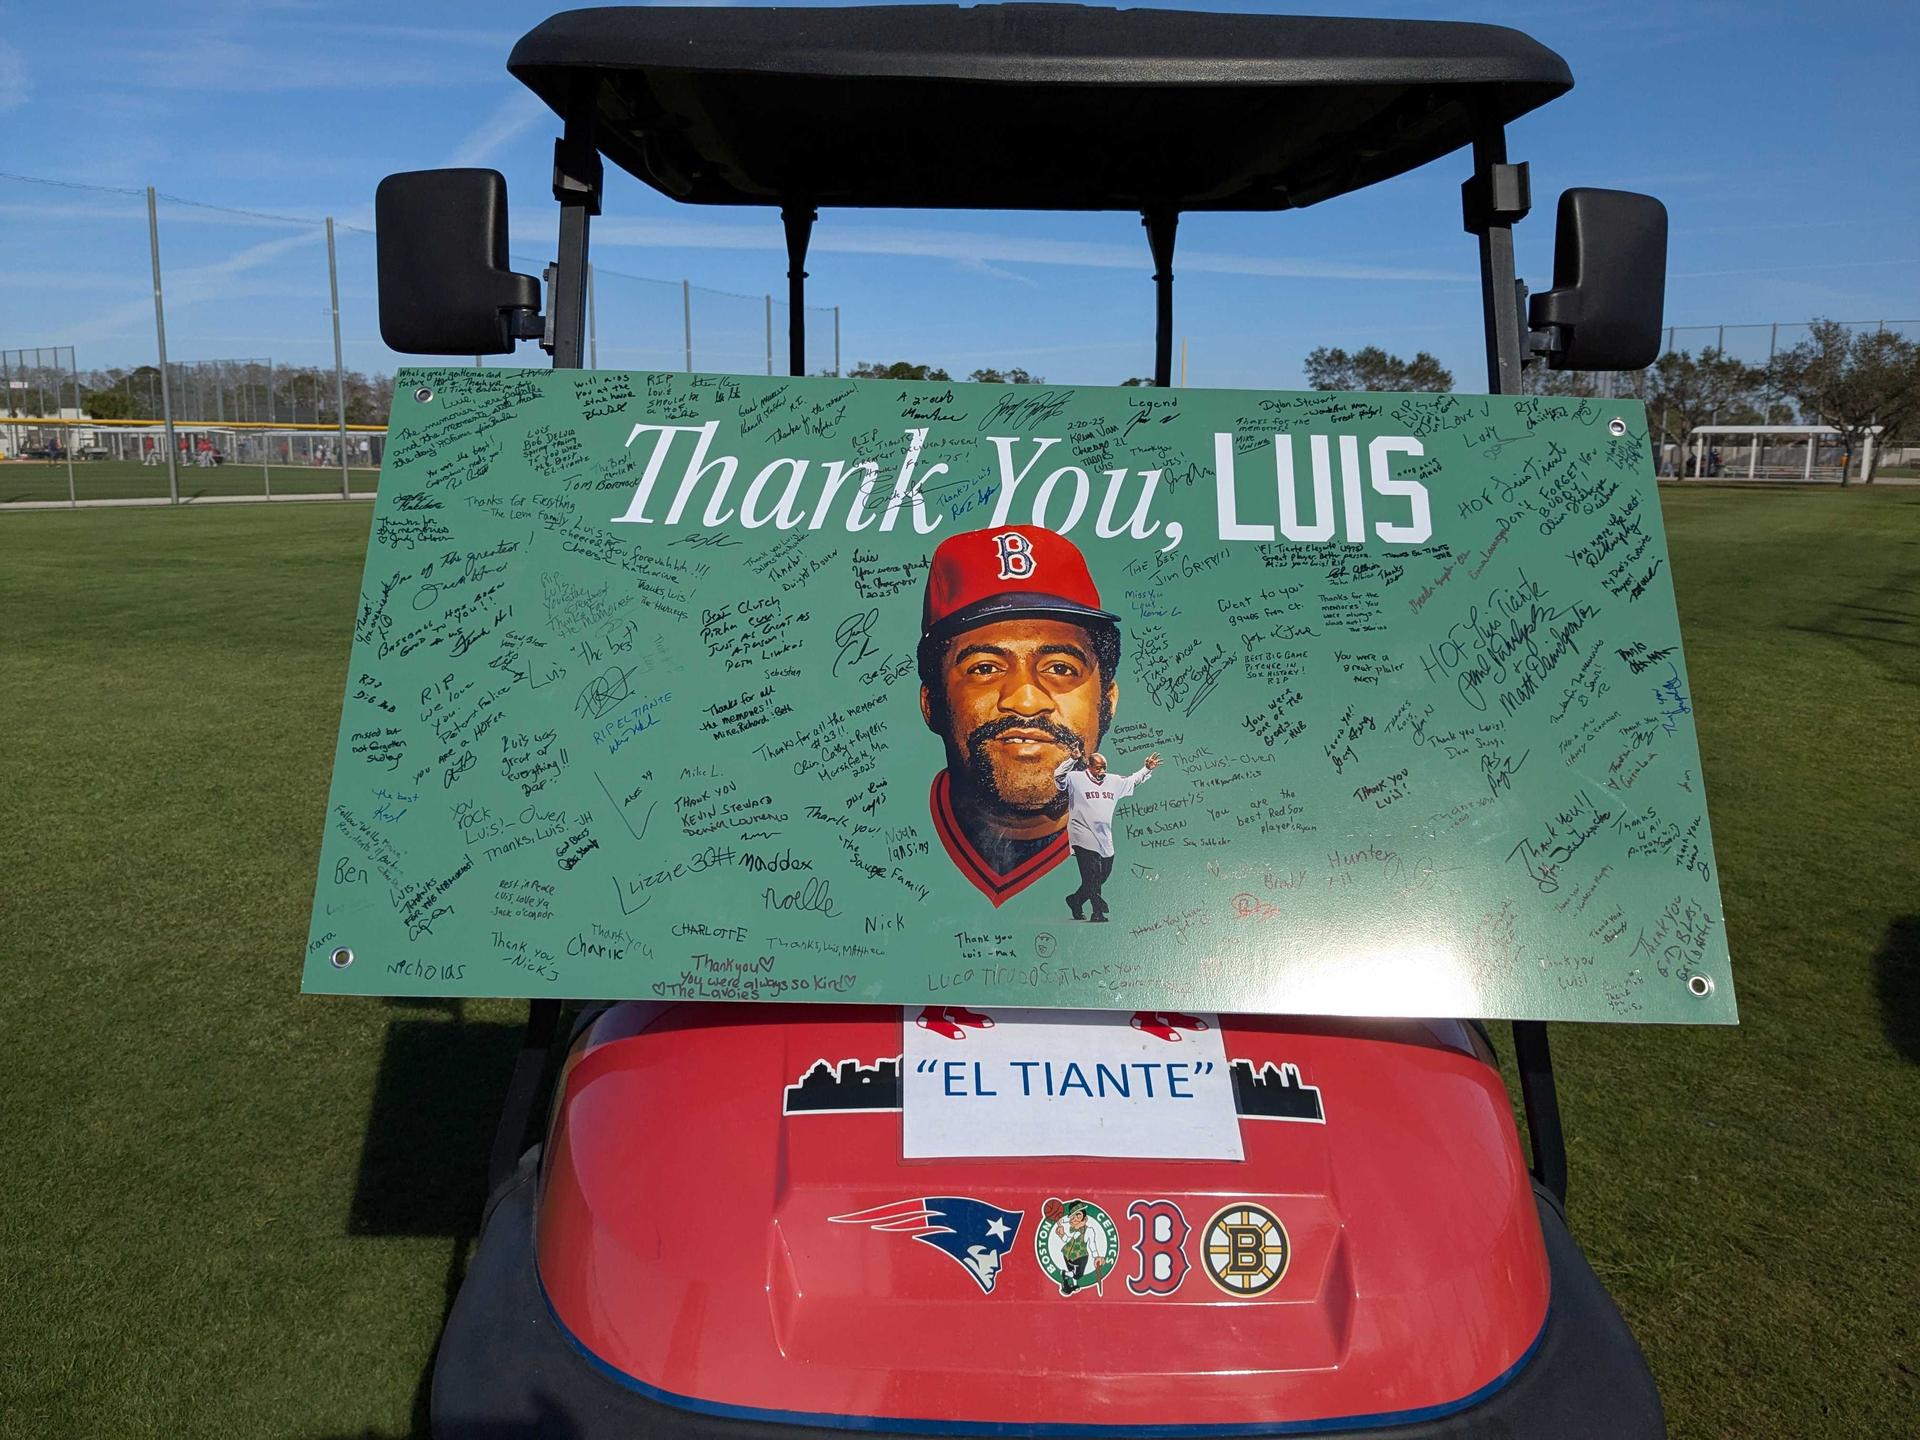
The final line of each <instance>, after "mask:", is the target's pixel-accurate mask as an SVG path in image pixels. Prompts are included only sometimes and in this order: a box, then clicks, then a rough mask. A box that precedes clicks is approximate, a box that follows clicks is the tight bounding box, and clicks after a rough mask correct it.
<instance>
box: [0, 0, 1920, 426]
mask: <svg viewBox="0 0 1920 1440" xmlns="http://www.w3.org/2000/svg"><path fill="white" fill-rule="evenodd" d="M554 8H559V7H558V6H547V5H523V4H509V3H502V0H474V3H460V4H451V3H438V0H416V3H414V4H412V5H410V6H398V5H394V4H392V3H391V0H386V3H378V4H376V3H370V0H255V3H237V0H236V3H214V0H138V3H121V0H85V3H70V0H69V3H51V0H0V137H4V142H3V143H0V170H4V171H7V172H12V173H16V174H23V175H30V176H38V177H48V178H53V179H58V180H64V181H71V182H80V183H84V184H88V185H95V186H102V187H106V189H105V190H104V191H102V190H87V189H63V188H52V187H47V186H40V185H29V184H23V183H20V182H18V181H13V180H0V274H4V275H6V276H7V279H8V283H7V287H6V294H5V297H4V298H3V299H0V346H21V345H37V344H62V343H72V344H74V345H75V346H76V347H77V349H78V353H79V361H80V364H81V365H82V366H83V367H91V366H106V365H116V364H119V365H128V364H138V363H148V362H150V361H151V359H152V356H153V326H152V304H151V294H150V290H151V286H150V278H149V273H148V259H147V244H146V238H147V237H146V214H145V204H144V198H143V197H142V196H141V195H138V194H120V193H116V192H117V190H118V189H131V190H135V191H138V190H139V189H140V188H141V187H144V186H146V185H153V186H156V187H157V188H158V189H159V190H161V191H162V192H165V193H166V194H169V195H173V196H179V197H184V198H186V199H190V200H196V201H202V202H208V203H210V204H215V205H221V206H227V207H233V208H236V209H241V210H249V211H255V212H260V213H259V215H257V216H236V215H231V214H226V213H222V212H219V211H214V210H206V209H200V208H196V207H191V206H184V205H179V204H174V203H170V202H169V203H165V204H163V206H162V213H161V246H162V253H163V258H164V260H165V263H166V267H167V288H168V301H169V304H168V332H169V334H168V338H169V352H170V354H171V355H172V356H173V357H174V358H176V359H203V358H218V357H230V358H239V357H271V358H273V359H276V360H289V361H298V362H304V363H324V362H328V361H330V360H331V354H332V350H331V338H330V331H329V328H328V315H327V311H328V301H327V274H326V252H325V243H324V238H323V236H322V235H321V234H320V233H319V231H318V230H317V229H315V228H314V227H312V226H297V225H286V224H281V223H277V222H275V221H273V220H271V219H268V218H264V217H268V216H292V217H303V218H317V217H320V216H323V215H328V214H331V215H333V216H335V217H337V219H338V221H339V222H340V224H341V226H342V227H343V228H342V229H341V232H340V235H339V247H340V282H341V307H342V312H343V328H344V331H345V341H346V358H347V362H348V364H349V365H351V366H355V367H358V368H362V369H373V368H380V369H390V368H392V366H393V365H394V364H395V363H396V360H395V357H393V356H392V355H391V353H390V352H388V351H387V350H386V349H385V347H384V346H382V345H381V344H380V342H379V339H378V333H377V328H376V323H375V317H374V284H373V244H372V239H371V236H370V234H368V233H366V232H367V231H368V230H369V229H370V227H371V224H372V197H373V189H374V186H375V185H376V184H377V183H378V181H379V179H380V177H381V176H382V175H384V174H386V173H388V172H389V171H393V170H404V169H417V168H422V167H427V166H432V165H442V164H484V165H491V166H495V167H497V168H498V169H500V170H502V171H503V172H505V174H506V176H507V179H508V184H509V190H510V194H511V195H512V196H513V199H514V210H513V215H514V221H513V248H514V251H515V252H516V254H517V255H518V256H520V257H522V258H523V259H524V260H525V261H526V262H527V266H526V267H524V268H531V267H533V266H537V264H538V263H539V262H540V260H541V259H543V258H546V257H548V256H550V254H551V252H552V247H553V243H554V215H555V210H554V207H553V205H552V203H551V201H550V200H549V199H548V198H547V185H548V166H549V157H550V153H551V141H552V136H553V134H554V126H553V121H552V117H551V116H550V115H549V114H548V112H546V111H545V110H544V109H543V108H542V107H541V106H539V104H538V103H537V102H535V101H534V100H533V99H532V97H531V96H530V95H528V94H526V93H525V92H524V91H522V90H521V89H520V87H519V86H518V85H517V83H516V82H514V81H513V80H512V79H511V78H510V77H509V76H508V75H507V74H506V71H505V59H506V54H507V51H508V50H509V49H510V47H511V45H512V43H513V41H514V40H515V39H516V38H517V37H518V36H519V35H520V34H521V33H523V32H524V31H525V30H527V29H529V28H531V27H532V26H533V25H534V24H536V23H537V22H538V21H539V20H541V19H542V18H544V17H545V16H546V15H547V14H548V13H550V11H551V9H554ZM1164 8H1195V9H1248V10H1259V11H1269V12H1281V11H1286V10H1290V9H1295V8H1298V9H1301V10H1303V11H1305V12H1307V13H1326V12H1329V11H1331V12H1335V13H1353V14H1365V15H1379V16H1390V17H1400V18H1414V19H1462V20H1482V21H1490V22H1495V23H1501V24H1507V25H1512V26H1514V27H1516V28H1518V29H1521V30H1524V31H1526V32H1527V33H1529V34H1531V35H1532V36H1533V37H1534V38H1536V39H1538V40H1540V41H1541V42H1543V43H1544V44H1546V45H1548V46H1550V47H1552V48H1553V49H1555V50H1557V51H1559V52H1560V54H1561V55H1563V56H1564V57H1565V58H1566V59H1567V61H1568V63H1569V65H1570V66H1571V67H1572V70H1573V73H1574V77H1575V82H1576V85H1575V89H1574V90H1573V92H1572V93H1571V94H1570V95H1568V96H1566V97H1564V98H1563V99H1561V100H1559V101H1557V102H1555V103H1554V104H1552V105H1550V106H1548V107H1546V108H1545V109H1544V110H1542V111H1539V112H1536V113H1535V114H1534V115H1532V116H1529V117H1527V118H1526V119H1524V120H1522V121H1520V122H1519V123H1518V124H1517V125H1516V126H1515V127H1514V128H1513V130H1512V131H1511V138H1510V145H1511V149H1512V153H1513V157H1514V158H1515V159H1523V160H1527V161H1530V162H1531V163H1532V167H1533V187H1534V195H1535V200H1536V208H1535V211H1534V214H1533V216H1532V218H1530V219H1529V220H1528V221H1527V222H1525V223H1524V224H1523V225H1522V226H1521V227H1520V229H1519V231H1518V232H1517V244H1518V250H1519V258H1520V268H1521V271H1522V274H1523V275H1524V276H1525V277H1527V278H1528V279H1530V280H1531V281H1532V282H1533V283H1534V284H1535V285H1536V286H1544V285H1545V284H1546V282H1547V281H1548V279H1549V276H1550V272H1551V267H1552V203H1553V199H1554V197H1555V196H1557V194H1558V193H1559V191H1560V190H1562V189H1563V188H1565V187H1567V186H1570V185H1603V186H1618V187H1622V188H1627V189H1638V190H1646V191H1649V192H1651V193H1653V194H1656V195H1658V196H1660V197H1661V198H1662V199H1663V200H1665V201H1666V203H1667V205H1668V206H1669V208H1670V210H1671V213H1672V221H1673V235H1672V250H1671V257H1670V266H1671V279H1670V282H1669V287H1668V303H1667V316H1668V320H1669V322H1670V323H1675V324H1681V325H1686V324H1715V323H1720V324H1735V323H1741V322H1765V321H1773V320H1779V321H1791V320H1799V319H1804V318H1806V317H1809V316H1812V315H1827V316H1832V317H1834V318H1840V319H1862V318H1866V319H1872V318H1903V319H1913V318H1915V317H1920V238H1916V237H1920V183H1917V182H1920V144H1916V141H1915V137H1916V135H1920V85H1917V84H1916V82H1915V79H1914V70H1913V61H1914V59H1915V58H1916V57H1920V5H1916V4H1914V3H1911V0H1878V3H1857V0H1846V3H1833V0H1828V3H1824V4H1818V5H1815V4H1809V3H1797V4H1787V3H1766V0H1660V3H1643V0H1632V3H1628V0H1611V3H1610V0H1585V3H1578V4H1570V3H1569V4H1562V3H1547V0H1517V3H1511V4H1501V3H1494V0H1454V3H1439V0H1436V3H1420V0H1411V3H1381V0H1355V3H1353V4H1351V5H1342V4H1340V3H1339V0H1321V3H1318V4H1310V5H1306V6H1301V7H1292V6H1288V5H1284V4H1277V3H1275V4H1263V3H1244V4H1236V3H1233V0H1215V3H1212V4H1206V5H1195V6H1184V7H1183V6H1180V5H1179V0H1167V3H1166V5H1165V7H1164ZM1465 171H1466V159H1465V156H1464V155H1456V156H1453V157H1449V158H1447V159H1444V160H1441V161H1439V162H1436V163H1435V164H1433V165H1430V166H1428V167H1426V168H1425V169H1423V170H1421V171H1418V172H1415V173H1414V174H1412V175H1408V176H1405V177H1402V178H1401V179H1399V180H1396V181H1393V182H1391V183H1389V184H1387V185H1385V186H1381V187H1376V188H1375V189H1374V190H1372V191H1370V192H1366V193H1362V194H1359V195H1354V196H1348V197H1344V198H1342V199H1339V200H1334V201H1330V202H1328V203H1327V204H1325V205H1322V206H1319V207H1315V208H1313V209H1310V210H1306V211H1302V212H1298V213H1283V214H1278V215H1265V216H1206V215H1200V216H1190V217H1187V218H1186V219H1185V220H1183V222H1182V225H1181V231H1180V252H1179V256H1178V258H1177V261H1176V266H1175V268H1176V271H1177V272H1178V274H1179V281H1178V284H1177V285H1176V304H1177V309H1178V315H1177V332H1178V334H1179V335H1180V336H1181V337H1182V338H1183V339H1185V340H1186V341H1187V342H1188V344H1189V346H1190V370H1189V382H1190V383H1192V384H1195V385H1223V386H1248V387H1288V386H1294V385H1297V384H1299V383H1300V361H1301V358H1302V357H1303V356H1304V355H1305V354H1306V352H1307V351H1308V350H1310V349H1312V348H1313V347H1314V346H1315V345H1320V344H1329V345H1345V346H1348V347H1354V346H1358V345H1364V344H1380V345H1384V346H1386V347H1387V348H1389V349H1397V350H1400V351H1402V352H1403V353H1410V352H1411V351H1413V350H1415V349H1421V348H1424V349H1429V350H1432V351H1434V352H1435V353H1436V354H1438V355H1439V356H1440V357H1441V359H1442V360H1443V361H1445V362H1447V363H1448V364H1449V365H1451V366H1452V368H1453V369H1454V371H1455V374H1456V377H1457V379H1458V381H1459V383H1460V385H1461V386H1462V388H1479V387H1480V386H1481V385H1482V383H1483V378H1482V377H1483V375H1484V368H1483V361H1482V359H1481V353H1482V352H1481V348H1480V338H1479V323H1480V322H1479V301H1478V294H1477V288H1476V286H1477V265H1476V259H1475V251H1474V246H1473V242H1472V240H1471V238H1470V237H1469V236H1467V235H1465V234H1464V233H1462V231H1461V229H1460V221H1459V200H1458V186H1459V182H1460V180H1461V179H1462V178H1463V176H1464V174H1465ZM595 240H596V245H595V255H596V260H597V262H598V264H599V266H600V267H601V268H600V272H599V277H598V287H597V294H596V312H597V317H596V318H597V322H598V330H599V336H600V360H601V364H602V365H603V366H608V367H611V366H626V367H633V368H643V367H647V366H659V367H663V368H665V367H671V368H678V367H679V365H680V363H681V356H682V335H681V315H680V296H679V293H678V288H677V284H676V285H673V286H667V285H658V284H648V283H646V281H645V280H643V279H629V278H625V277H628V276H632V277H655V278H658V279H662V280H672V281H675V282H677V281H678V280H679V279H680V278H682V277H686V278H688V279H690V280H691V281H692V282H693V283H694V284H695V285H698V286H705V287H709V288H711V289H714V290H719V291H727V292H734V293H737V294H740V295H743V296H749V297H752V296H759V295H760V294H762V293H763V292H766V291H769V290H773V291H776V292H778V291H779V290H781V289H782V287H783V285H784V281H783V271H784V260H783V256H782V253H781V249H780V247H781V243H782V242H781V235H780V226H779V223H778V219H777V216H776V215H775V214H774V213H773V212H771V211H766V212H760V211H753V210H735V209H726V210H722V209H697V208H693V207H687V206H679V205H675V204H673V203H671V202H669V201H667V200H666V199H665V198H664V197H662V196H660V195H658V194H656V193H655V192H653V191H651V190H649V189H647V188H646V187H644V186H643V185H641V184H640V183H639V182H637V181H635V180H633V179H631V178H630V177H627V176H625V175H620V174H614V175H612V176H610V180H609V185H608V195H607V203H606V215H605V217H604V219H603V220H602V221H600V222H597V227H596V233H595ZM809 269H810V270H811V272H812V280H811V282H810V286H811V290H810V295H811V298H813V299H814V300H815V301H817V302H818V303H820V304H823V305H838V306H839V307H840V310H841V323H842V337H843V355H844V358H845V361H846V363H848V364H849V365H850V364H852V363H853V362H854V361H855V360H858V359H869V360H871V359H886V360H892V359H902V358H905V359H913V360H920V361H928V362H931V363H935V364H939V365H944V366H946V367H947V368H948V369H950V370H952V371H954V373H956V374H964V373H965V372H966V371H968V370H971V369H973V368H974V367H976V366H982V365H997V366H1002V367H1005V366H1011V365H1022V366H1025V367H1027V368H1028V369H1030V370H1033V371H1035V372H1037V373H1039V374H1042V375H1045V376H1046V377H1047V378H1049V379H1051V380H1055V381H1061V382H1076V383H1086V384H1112V383H1117V382H1118V381H1120V380H1121V379H1124V378H1125V377H1127V376H1129V375H1136V374H1141V373H1145V372H1146V371H1147V370H1148V369H1149V368H1150V365H1151V337H1152V287H1151V283H1150V280H1149V278H1148V277H1149V274H1150V267H1149V264H1148V258H1147V253H1146V244H1145V238H1144V235H1143V233H1142V231H1141V229H1140V225H1139V221H1138V219H1137V217H1135V216H1132V215H1119V214H1116V215H1100V216H1069V215H1036V214H1010V215H999V214H983V213H975V212H941V213H925V212H920V213H904V212H902V213H889V212H845V211H841V212H831V211H830V212H827V213H826V214H824V215H823V216H822V218H821V221H820V224H819V226H818V227H817V229H816V232H815V242H814V252H813V255H812V258H811V261H810V265H809ZM616 272H618V273H616ZM694 329H695V351H696V353H695V363H696V364H697V365H698V366H699V367H700V368H703V369H741V370H757V369H760V368H762V367H763V363H764V362H763V350H764V338H763V335H764V312H763V310H762V307H761V304H760V302H759V301H758V300H755V299H741V300H724V299H715V298H710V297H707V296H699V297H697V301H696V306H695V316H694ZM814 336H815V339H816V342H817V343H816V344H815V345H814V346H813V347H812V349H811V357H812V363H813V364H814V365H815V366H816V367H817V366H819V365H821V364H823V363H830V359H831V348H830V332H829V330H828V327H827V325H825V324H816V325H815V326H814ZM1734 338H1735V339H1736V340H1739V339H1742V337H1740V336H1735V337H1734ZM783 343H784V342H782V345H783ZM1745 343H1747V344H1749V345H1751V344H1757V345H1758V346H1759V348H1760V351H1761V353H1762V354H1764V349H1765V344H1766V340H1765V336H1764V335H1761V334H1756V335H1751V336H1747V337H1745ZM522 358H523V360H524V361H525V362H526V363H534V362H535V361H536V360H537V359H538V356H537V352H534V351H531V350H528V351H527V352H526V353H525V354H524V355H523V357H522Z"/></svg>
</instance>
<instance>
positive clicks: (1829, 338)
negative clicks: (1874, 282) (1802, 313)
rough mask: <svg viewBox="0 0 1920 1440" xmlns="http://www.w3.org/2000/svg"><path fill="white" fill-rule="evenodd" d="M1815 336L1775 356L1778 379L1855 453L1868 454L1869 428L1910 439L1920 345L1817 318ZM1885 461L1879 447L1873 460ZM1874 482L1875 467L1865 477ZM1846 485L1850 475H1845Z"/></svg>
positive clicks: (1919, 407) (1919, 394)
mask: <svg viewBox="0 0 1920 1440" xmlns="http://www.w3.org/2000/svg"><path fill="white" fill-rule="evenodd" d="M1812 330H1813V333H1812V335H1811V336H1810V337H1809V338H1808V339H1806V340H1803V341H1802V342H1801V343H1800V344H1798V345H1796V346H1794V347H1793V348H1792V349H1791V350H1788V351H1786V352H1785V353H1784V354H1780V355H1776V356H1775V357H1774V360H1773V371H1772V375H1773V382H1774V384H1776V385H1777V386H1779V387H1780V390H1781V391H1782V392H1783V393H1784V394H1787V395H1791V396H1792V397H1793V398H1794V399H1795V400H1796V401H1798V402H1799V405H1800V408H1801V409H1802V410H1803V411H1805V412H1806V413H1807V414H1808V415H1810V416H1813V417H1815V418H1817V419H1818V420H1819V421H1820V423H1821V424H1823V425H1831V426H1832V427H1833V428H1834V429H1835V430H1836V431H1838V432H1839V434H1840V438H1841V439H1842V440H1843V441H1844V442H1845V443H1846V447H1847V453H1848V454H1849V455H1860V454H1863V453H1864V450H1863V447H1864V443H1865V441H1866V438H1867V432H1868V430H1869V429H1871V428H1872V427H1873V426H1876V425H1878V426H1881V427H1882V434H1881V436H1880V438H1881V440H1882V442H1883V446H1882V447H1880V448H1884V442H1887V441H1891V440H1893V439H1894V438H1896V437H1902V438H1904V435H1905V432H1906V430H1907V427H1908V426H1909V425H1911V424H1912V423H1913V422H1914V421H1915V420H1916V418H1920V345H1916V344H1915V343H1914V342H1913V341H1911V340H1908V339H1907V338H1906V337H1904V336H1902V335H1896V334H1894V333H1892V332H1891V331H1886V330H1873V331H1868V330H1863V331H1861V332H1860V333H1859V334H1854V333H1852V332H1850V331H1849V330H1848V329H1847V327H1846V326H1844V325H1841V324H1839V323H1838V322H1837V321H1833V320H1816V321H1814V322H1813V326H1812ZM1878 459H1879V455H1878V450H1877V449H1876V453H1875V455H1874V457H1873V463H1874V464H1877V462H1878ZM1860 478H1861V480H1862V481H1863V482H1864V483H1867V484H1871V483H1872V482H1873V466H1872V464H1869V465H1868V466H1867V467H1866V473H1864V474H1863V475H1862V476H1861V477H1860ZM1840 483H1841V484H1843V485H1844V484H1846V483H1847V479H1846V476H1845V475H1844V474H1843V475H1842V476H1841V479H1840Z"/></svg>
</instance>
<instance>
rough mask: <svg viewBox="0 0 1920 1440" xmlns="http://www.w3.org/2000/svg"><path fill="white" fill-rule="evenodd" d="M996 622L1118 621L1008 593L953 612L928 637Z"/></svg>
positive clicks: (1088, 609) (1072, 604)
mask: <svg viewBox="0 0 1920 1440" xmlns="http://www.w3.org/2000/svg"><path fill="white" fill-rule="evenodd" d="M1000 620H1064V621H1066V622H1067V623H1069V624H1073V625H1084V624H1087V623H1089V622H1099V621H1104V622H1105V623H1107V624H1109V625H1118V624H1119V623H1120V617H1119V616H1118V615H1110V614H1108V613H1107V612H1106V611H1105V610H1096V609H1094V608H1093V607H1092V606H1090V605H1082V604H1080V603H1079V602H1078V601H1075V600H1068V599H1067V598H1065V597H1064V596H1061V595H1043V594H1040V593H1038V592H1036V591H1020V590H1009V591H1003V592H1002V593H1001V594H998V595H991V596H989V597H987V598H986V599H985V600H976V601H974V602H973V604H971V605H968V606H966V607H965V608H964V609H960V610H956V611H954V612H953V614H951V615H949V616H947V617H946V618H945V619H944V620H941V621H939V622H937V623H936V624H935V625H934V626H933V628H932V629H930V630H929V631H927V633H928V634H929V635H958V634H959V633H960V632H961V631H963V630H975V629H978V628H979V627H980V626H982V625H991V624H993V623H995V622H996V621H1000Z"/></svg>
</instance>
